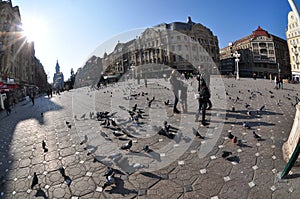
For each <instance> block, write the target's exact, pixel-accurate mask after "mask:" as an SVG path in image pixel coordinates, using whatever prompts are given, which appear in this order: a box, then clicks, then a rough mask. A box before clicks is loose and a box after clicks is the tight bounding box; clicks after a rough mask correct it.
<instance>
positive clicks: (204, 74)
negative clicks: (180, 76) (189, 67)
mask: <svg viewBox="0 0 300 199" xmlns="http://www.w3.org/2000/svg"><path fill="white" fill-rule="evenodd" d="M198 73H199V75H198V77H197V80H198V81H199V86H198V88H200V85H201V82H202V81H204V82H205V84H206V86H207V88H208V90H210V89H209V86H210V74H209V72H208V71H207V70H206V69H205V68H204V67H203V66H199V67H198ZM198 90H199V89H198ZM207 103H208V106H207V110H210V109H211V108H212V103H211V101H210V99H208V102H207Z"/></svg>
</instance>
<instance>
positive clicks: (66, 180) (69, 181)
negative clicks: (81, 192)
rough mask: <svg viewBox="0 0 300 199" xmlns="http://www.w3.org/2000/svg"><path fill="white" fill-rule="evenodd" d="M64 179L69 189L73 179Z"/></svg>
mask: <svg viewBox="0 0 300 199" xmlns="http://www.w3.org/2000/svg"><path fill="white" fill-rule="evenodd" d="M64 179H65V182H66V184H67V185H68V187H69V186H70V185H71V182H72V180H71V178H70V177H69V176H64Z"/></svg>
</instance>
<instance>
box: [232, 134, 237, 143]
mask: <svg viewBox="0 0 300 199" xmlns="http://www.w3.org/2000/svg"><path fill="white" fill-rule="evenodd" d="M232 143H234V144H235V143H237V137H236V136H234V138H233V139H232Z"/></svg>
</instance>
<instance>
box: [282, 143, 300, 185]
mask: <svg viewBox="0 0 300 199" xmlns="http://www.w3.org/2000/svg"><path fill="white" fill-rule="evenodd" d="M299 153H300V139H298V143H297V145H296V148H295V150H294V152H293V153H292V156H291V158H290V159H289V161H288V163H287V164H286V166H285V168H284V169H283V171H282V173H281V175H280V179H284V178H285V177H286V176H287V175H288V174H289V172H290V170H291V169H292V167H293V166H294V164H295V162H296V160H297V158H298V155H299Z"/></svg>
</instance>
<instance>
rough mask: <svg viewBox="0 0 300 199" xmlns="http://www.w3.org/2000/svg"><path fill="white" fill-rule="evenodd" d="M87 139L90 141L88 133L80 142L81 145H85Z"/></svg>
mask: <svg viewBox="0 0 300 199" xmlns="http://www.w3.org/2000/svg"><path fill="white" fill-rule="evenodd" d="M87 141H88V136H87V135H84V140H82V141H81V142H80V145H83V144H84V143H87Z"/></svg>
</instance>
